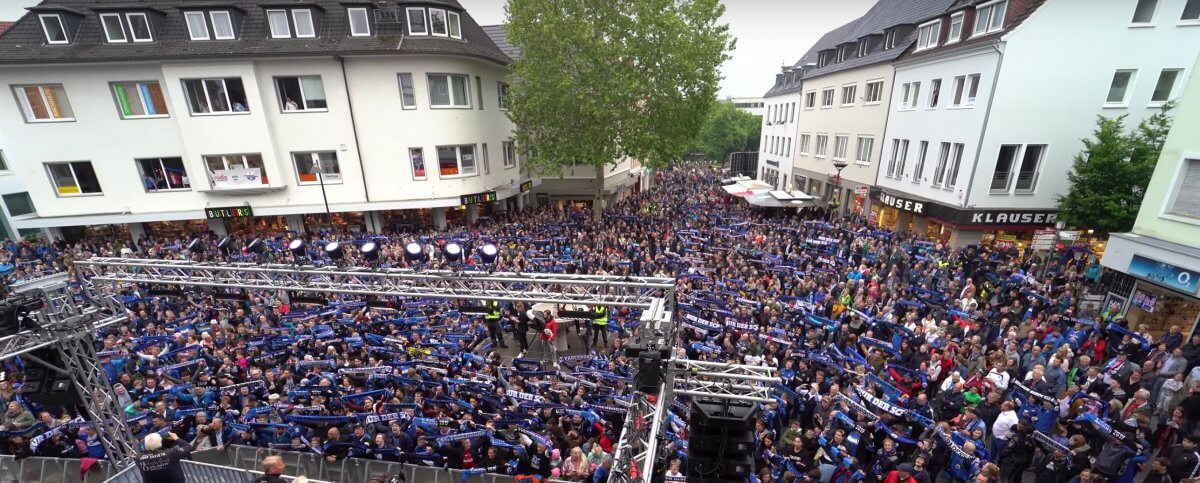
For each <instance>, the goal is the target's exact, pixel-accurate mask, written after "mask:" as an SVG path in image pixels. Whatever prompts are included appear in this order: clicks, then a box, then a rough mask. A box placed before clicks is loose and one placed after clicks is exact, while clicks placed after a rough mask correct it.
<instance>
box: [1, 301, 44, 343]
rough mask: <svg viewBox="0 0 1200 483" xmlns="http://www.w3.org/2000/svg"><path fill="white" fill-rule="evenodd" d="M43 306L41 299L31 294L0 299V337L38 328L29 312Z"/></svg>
mask: <svg viewBox="0 0 1200 483" xmlns="http://www.w3.org/2000/svg"><path fill="white" fill-rule="evenodd" d="M44 306H45V302H44V301H42V299H39V298H37V297H34V296H31V295H17V296H14V297H10V298H7V299H4V300H3V301H0V337H5V336H10V335H16V334H18V333H20V332H24V331H26V330H38V329H40V328H41V327H40V326H38V324H37V322H35V321H34V320H33V316H32V315H30V314H29V313H30V312H32V311H36V310H40V309H41V308H42V307H44Z"/></svg>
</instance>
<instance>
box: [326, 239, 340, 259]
mask: <svg viewBox="0 0 1200 483" xmlns="http://www.w3.org/2000/svg"><path fill="white" fill-rule="evenodd" d="M325 254H326V255H329V258H330V259H332V260H341V259H342V255H343V254H342V244H341V243H338V242H329V243H326V244H325Z"/></svg>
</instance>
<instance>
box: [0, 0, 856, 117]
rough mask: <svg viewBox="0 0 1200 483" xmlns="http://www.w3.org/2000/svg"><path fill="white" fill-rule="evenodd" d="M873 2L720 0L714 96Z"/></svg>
mask: <svg viewBox="0 0 1200 483" xmlns="http://www.w3.org/2000/svg"><path fill="white" fill-rule="evenodd" d="M37 3H38V1H37V0H0V20H16V19H17V18H19V17H20V16H21V15H22V14H24V13H25V7H28V6H31V5H36V4H37ZM459 3H462V5H463V7H465V8H466V9H467V12H469V13H470V14H471V16H472V17H474V18H475V21H476V22H478V23H479V24H480V25H491V24H498V23H503V22H504V3H505V0H459ZM874 3H875V0H725V18H724V21H725V22H727V23H729V29H730V32H731V33H732V34H733V36H734V37H736V38H737V39H738V41H737V50H735V51H733V53H732V57H733V58H732V59H730V60H729V61H728V62H726V63H725V66H724V67H723V74H724V76H725V80H724V81H722V82H721V91H720V95H721V96H722V97H726V96H747V97H758V96H761V95H763V93H765V92H766V91H767V89H769V88H770V87H771V84H772V83H774V82H775V73H777V72H779V67H780V66H783V65H785V64H786V65H791V64H793V63H795V62H796V60H797V59H799V58H800V55H802V54H803V53H804V51H805V50H808V48H809V47H810V46H812V44H813V43H814V42H816V41H817V39H819V38H820V37H821V35H822V34H824V33H825V32H827V31H829V30H832V29H834V28H837V27H838V26H840V25H842V24H844V23H846V22H849V21H851V20H853V19H855V18H856V17H858V16H860V15H862V14H863V13H864V12H866V11H867V8H869V7H870V6H871V5H873V4H874Z"/></svg>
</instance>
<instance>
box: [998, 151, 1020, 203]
mask: <svg viewBox="0 0 1200 483" xmlns="http://www.w3.org/2000/svg"><path fill="white" fill-rule="evenodd" d="M1020 150H1021V145H1020V144H1005V145H1003V146H1000V155H999V156H997V157H996V171H995V172H994V173H992V185H991V190H992V192H993V193H1007V192H1008V188H1009V186H1011V183H1012V175H1013V168H1014V167H1015V166H1016V162H1017V152H1018V151H1020Z"/></svg>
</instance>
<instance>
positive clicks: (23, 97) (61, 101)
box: [13, 84, 75, 122]
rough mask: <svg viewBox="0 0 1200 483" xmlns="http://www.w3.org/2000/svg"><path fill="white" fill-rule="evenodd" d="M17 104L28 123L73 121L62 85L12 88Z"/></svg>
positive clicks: (73, 113) (73, 117)
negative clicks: (15, 94)
mask: <svg viewBox="0 0 1200 483" xmlns="http://www.w3.org/2000/svg"><path fill="white" fill-rule="evenodd" d="M13 91H15V92H16V93H17V103H18V104H20V105H21V112H23V113H25V120H26V121H28V122H63V121H74V120H75V112H74V111H72V110H71V103H70V102H68V101H67V91H65V90H64V89H63V86H62V84H46V85H37V86H13Z"/></svg>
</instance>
